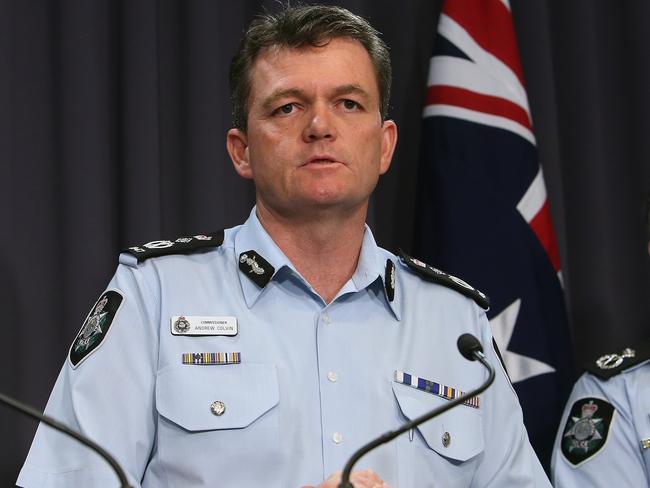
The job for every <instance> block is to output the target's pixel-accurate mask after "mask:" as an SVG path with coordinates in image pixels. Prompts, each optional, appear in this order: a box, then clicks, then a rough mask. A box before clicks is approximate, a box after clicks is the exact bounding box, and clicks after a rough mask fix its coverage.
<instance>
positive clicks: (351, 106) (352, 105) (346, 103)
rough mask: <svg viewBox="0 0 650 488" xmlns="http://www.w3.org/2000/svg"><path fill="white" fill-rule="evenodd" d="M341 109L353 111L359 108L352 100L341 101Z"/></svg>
mask: <svg viewBox="0 0 650 488" xmlns="http://www.w3.org/2000/svg"><path fill="white" fill-rule="evenodd" d="M343 107H344V108H345V109H346V110H354V109H356V108H359V104H358V103H357V102H355V101H354V100H343Z"/></svg>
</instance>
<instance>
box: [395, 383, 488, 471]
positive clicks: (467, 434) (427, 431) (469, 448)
mask: <svg viewBox="0 0 650 488" xmlns="http://www.w3.org/2000/svg"><path fill="white" fill-rule="evenodd" d="M393 393H394V394H395V398H396V399H397V403H398V404H399V408H400V410H401V411H402V414H404V416H405V417H406V418H408V419H409V420H413V419H415V418H417V417H419V416H421V415H424V414H425V413H428V412H431V411H432V410H434V409H436V408H438V407H440V406H442V405H444V404H445V403H447V402H448V400H445V399H444V398H440V397H438V396H436V395H432V394H431V393H427V392H424V391H420V390H417V389H415V388H412V387H410V386H406V385H401V384H399V383H393ZM417 430H418V431H419V432H420V434H421V435H422V437H423V438H424V440H425V442H426V443H427V445H428V446H429V447H430V448H431V449H433V450H434V451H436V452H437V453H438V454H440V455H442V456H445V457H447V458H451V459H456V460H458V461H467V460H468V459H470V458H472V457H474V456H476V455H477V454H479V453H480V452H482V451H483V448H484V442H483V421H482V419H481V413H480V411H479V410H478V409H475V408H472V407H468V406H467V405H457V406H456V407H454V408H452V409H451V410H447V411H446V412H445V413H443V414H442V415H439V416H438V417H434V418H433V419H431V420H427V421H426V422H424V423H423V424H421V425H420V426H419V427H417ZM445 438H446V439H447V440H448V442H444V441H443V439H445ZM445 443H446V444H447V446H446V447H445Z"/></svg>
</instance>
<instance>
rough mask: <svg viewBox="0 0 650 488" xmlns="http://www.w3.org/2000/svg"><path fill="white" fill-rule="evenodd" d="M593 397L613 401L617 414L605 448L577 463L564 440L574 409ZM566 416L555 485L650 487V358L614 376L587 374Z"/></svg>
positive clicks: (555, 459) (557, 446)
mask: <svg viewBox="0 0 650 488" xmlns="http://www.w3.org/2000/svg"><path fill="white" fill-rule="evenodd" d="M590 398H597V399H600V400H603V401H606V402H608V403H610V404H611V405H612V406H613V407H614V414H613V416H612V420H611V425H610V426H609V432H608V435H607V438H606V440H605V442H604V444H603V445H602V447H601V448H600V450H599V451H597V452H595V454H593V455H592V456H591V457H589V458H588V459H586V460H584V461H583V462H581V463H579V464H578V465H577V466H576V465H574V464H572V463H571V462H569V460H567V458H566V457H565V456H564V454H563V453H562V449H561V442H562V439H563V437H564V434H565V426H566V421H567V418H568V416H569V412H570V411H571V407H572V406H573V404H574V403H576V402H581V401H585V402H586V401H588V400H589V399H590ZM597 415H598V414H597V413H596V414H595V415H594V417H595V416H597ZM563 418H564V420H563V421H562V424H561V425H560V428H559V430H558V433H557V437H556V439H555V446H554V448H553V459H552V462H551V471H552V474H553V486H555V487H557V488H572V487H581V486H590V487H601V486H602V487H610V486H621V487H634V488H637V487H643V486H650V476H649V473H650V448H649V447H650V361H645V362H642V363H639V364H637V365H635V366H633V367H631V368H630V369H627V370H625V371H622V372H621V373H619V374H618V375H616V376H613V377H611V378H609V379H608V380H603V379H600V378H597V377H596V376H594V375H592V374H590V373H584V374H583V375H582V376H581V377H580V378H579V379H578V381H577V382H576V384H575V385H574V387H573V391H572V392H571V396H570V397H569V400H568V402H567V406H566V408H565V411H564V417H563ZM643 441H646V442H645V443H644V442H643ZM644 445H645V446H646V447H645V448H644Z"/></svg>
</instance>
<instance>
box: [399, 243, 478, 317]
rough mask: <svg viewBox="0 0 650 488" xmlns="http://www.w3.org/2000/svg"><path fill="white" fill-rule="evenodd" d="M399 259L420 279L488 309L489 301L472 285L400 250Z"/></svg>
mask: <svg viewBox="0 0 650 488" xmlns="http://www.w3.org/2000/svg"><path fill="white" fill-rule="evenodd" d="M399 257H400V259H401V260H402V262H403V263H404V264H406V265H407V266H408V267H409V268H411V269H412V270H413V271H415V272H416V273H418V274H419V275H420V276H421V277H422V278H424V279H425V280H427V281H431V282H433V283H439V284H441V285H444V286H446V287H448V288H451V289H452V290H456V291H457V292H459V293H461V294H462V295H465V296H466V297H468V298H471V299H472V300H474V301H475V302H476V303H477V304H478V306H479V307H481V308H483V309H485V310H487V309H488V308H489V307H490V299H489V298H488V297H487V296H486V295H485V293H483V292H482V291H479V290H477V289H476V288H474V287H473V286H472V285H470V284H468V283H465V282H464V281H463V280H461V279H460V278H456V277H455V276H452V275H450V274H447V273H445V272H444V271H441V270H439V269H438V268H434V267H433V266H429V265H428V264H426V263H423V262H422V261H420V260H418V259H415V258H412V257H411V256H409V255H407V254H405V253H404V251H402V250H401V249H400V251H399Z"/></svg>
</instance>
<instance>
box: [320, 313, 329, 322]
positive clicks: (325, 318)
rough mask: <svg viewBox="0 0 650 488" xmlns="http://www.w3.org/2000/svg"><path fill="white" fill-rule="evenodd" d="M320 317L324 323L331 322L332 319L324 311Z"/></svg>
mask: <svg viewBox="0 0 650 488" xmlns="http://www.w3.org/2000/svg"><path fill="white" fill-rule="evenodd" d="M321 319H322V320H323V323H325V324H331V323H332V319H331V318H330V316H329V315H327V314H326V313H324V314H323V315H321Z"/></svg>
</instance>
